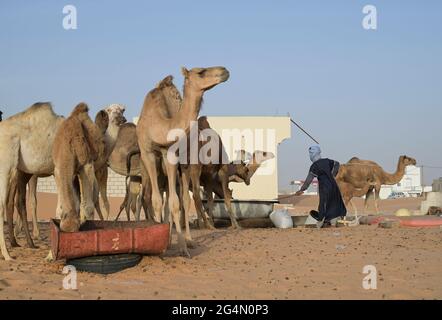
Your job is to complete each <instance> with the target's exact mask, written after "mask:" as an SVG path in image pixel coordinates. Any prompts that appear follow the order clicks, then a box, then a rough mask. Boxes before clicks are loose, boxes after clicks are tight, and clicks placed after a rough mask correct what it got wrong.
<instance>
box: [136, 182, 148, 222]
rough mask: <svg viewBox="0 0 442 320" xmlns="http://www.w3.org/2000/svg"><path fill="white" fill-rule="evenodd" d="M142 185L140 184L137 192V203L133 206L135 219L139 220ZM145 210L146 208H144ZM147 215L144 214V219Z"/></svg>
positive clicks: (141, 206)
mask: <svg viewBox="0 0 442 320" xmlns="http://www.w3.org/2000/svg"><path fill="white" fill-rule="evenodd" d="M143 192H144V191H143V186H142V185H140V190H139V193H138V195H137V203H136V206H135V219H136V220H137V221H140V220H141V208H143ZM145 210H146V209H145ZM147 217H148V215H147V214H146V220H147Z"/></svg>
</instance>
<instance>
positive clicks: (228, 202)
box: [219, 170, 241, 229]
mask: <svg viewBox="0 0 442 320" xmlns="http://www.w3.org/2000/svg"><path fill="white" fill-rule="evenodd" d="M219 177H220V180H221V185H222V187H223V193H224V204H225V206H226V209H227V212H229V216H230V221H231V222H232V228H234V229H241V226H240V225H239V224H238V221H237V220H236V216H235V214H234V212H233V210H232V195H231V192H230V190H229V176H228V174H227V173H226V172H225V171H224V170H220V171H219Z"/></svg>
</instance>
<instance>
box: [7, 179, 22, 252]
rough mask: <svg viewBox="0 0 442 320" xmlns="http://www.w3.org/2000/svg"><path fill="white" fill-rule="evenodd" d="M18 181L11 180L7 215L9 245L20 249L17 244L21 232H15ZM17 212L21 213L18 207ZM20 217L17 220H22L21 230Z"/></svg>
mask: <svg viewBox="0 0 442 320" xmlns="http://www.w3.org/2000/svg"><path fill="white" fill-rule="evenodd" d="M17 190H18V181H17V177H15V178H13V179H11V181H10V184H9V193H8V202H7V206H6V209H7V211H6V214H7V219H8V234H9V243H10V244H11V247H13V248H14V247H20V245H19V244H18V243H17V239H16V235H18V234H19V233H20V232H17V233H15V230H14V204H15V198H16V196H17V197H18V195H17V194H18V192H17ZM17 212H20V211H19V208H18V206H17ZM19 217H20V215H18V216H17V220H20V229H19V230H21V227H22V223H21V219H19Z"/></svg>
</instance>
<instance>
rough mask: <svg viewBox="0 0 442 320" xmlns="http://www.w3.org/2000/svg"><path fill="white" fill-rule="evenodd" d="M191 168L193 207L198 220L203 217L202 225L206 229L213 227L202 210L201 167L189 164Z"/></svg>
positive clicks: (210, 220) (211, 221)
mask: <svg viewBox="0 0 442 320" xmlns="http://www.w3.org/2000/svg"><path fill="white" fill-rule="evenodd" d="M191 167H193V168H191V169H190V179H191V181H192V194H193V201H194V202H195V208H196V212H197V215H198V220H199V219H201V218H203V221H204V225H205V227H206V228H207V229H212V230H213V229H215V227H214V225H213V220H212V219H211V218H210V217H209V218H208V217H207V216H206V213H205V212H204V206H203V201H202V200H201V186H200V177H201V167H200V166H198V167H197V166H191Z"/></svg>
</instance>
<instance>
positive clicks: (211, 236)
mask: <svg viewBox="0 0 442 320" xmlns="http://www.w3.org/2000/svg"><path fill="white" fill-rule="evenodd" d="M203 232H204V231H203ZM231 232H235V231H232V230H228V229H216V230H210V231H208V230H205V232H204V233H203V234H199V235H197V236H192V240H193V242H194V247H189V248H188V249H189V253H190V256H191V257H197V256H199V255H201V254H203V253H205V252H207V251H208V250H209V249H210V248H213V247H211V246H210V244H211V243H213V242H215V241H217V240H219V239H221V238H222V237H225V236H226V235H227V234H228V233H231ZM181 256H182V255H181V254H180V251H179V247H178V243H177V237H176V232H175V231H174V232H173V233H172V244H171V245H170V247H169V248H168V249H167V251H166V252H165V253H164V254H163V255H162V257H164V258H166V257H167V258H172V257H181Z"/></svg>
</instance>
